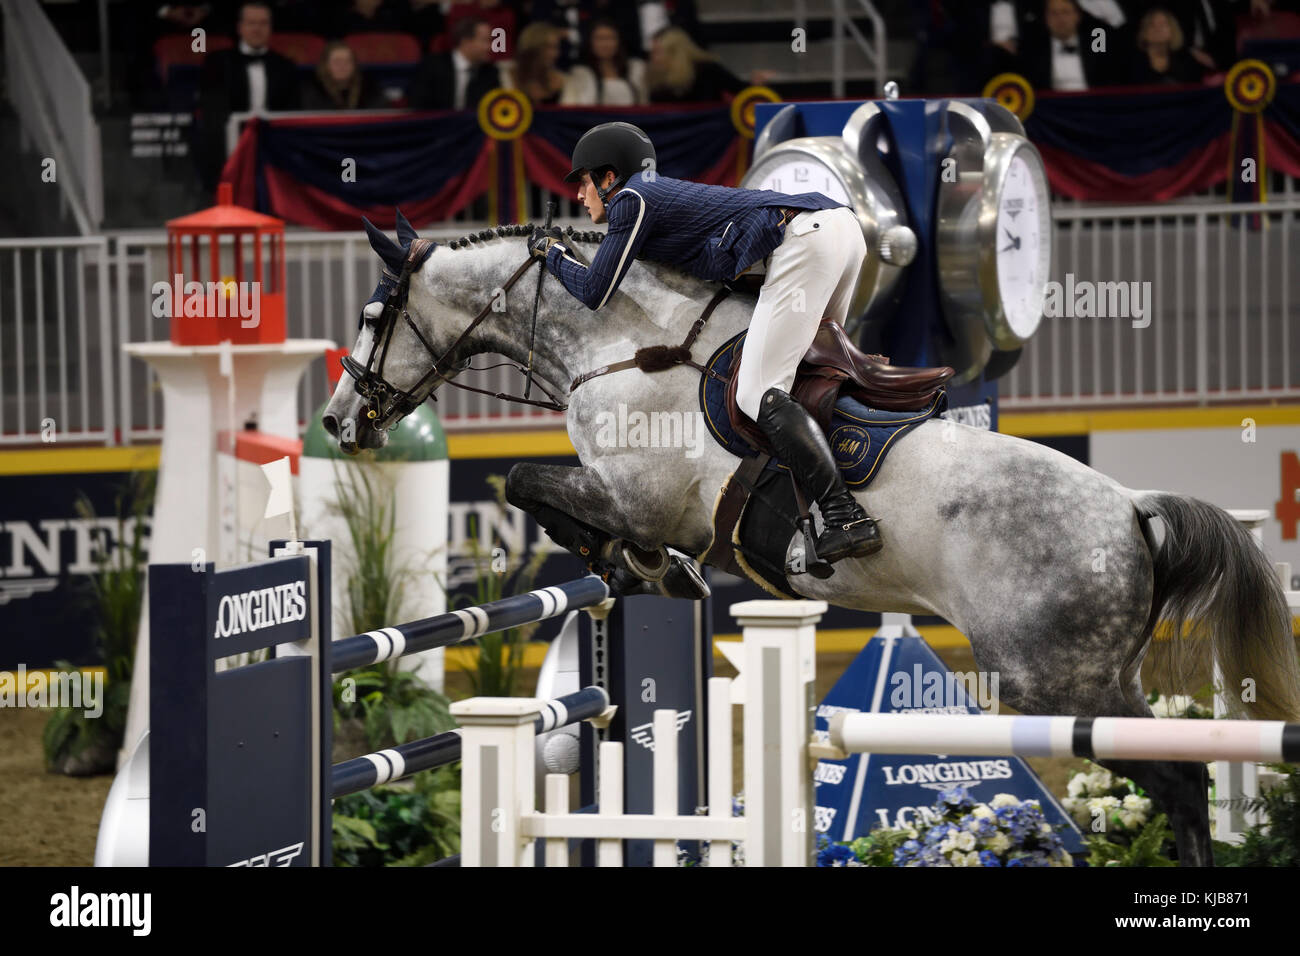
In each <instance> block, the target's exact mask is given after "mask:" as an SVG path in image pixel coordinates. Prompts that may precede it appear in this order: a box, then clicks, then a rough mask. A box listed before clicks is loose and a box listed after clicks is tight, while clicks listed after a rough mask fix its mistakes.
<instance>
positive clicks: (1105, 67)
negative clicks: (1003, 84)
mask: <svg viewBox="0 0 1300 956" xmlns="http://www.w3.org/2000/svg"><path fill="white" fill-rule="evenodd" d="M1097 29H1100V30H1102V31H1103V34H1102V35H1103V36H1104V37H1106V43H1105V49H1104V50H1101V49H1094V42H1093V36H1094V34H1093V31H1094V30H1097ZM1117 39H1118V38H1117V37H1115V36H1114V34H1113V32H1112V30H1111V28H1110V27H1108V26H1107V25H1106V24H1105V23H1103V22H1102V21H1101V20H1097V19H1095V18H1093V17H1090V16H1087V15H1086V14H1084V13H1083V11H1082V10H1080V9H1079V5H1078V3H1076V2H1075V0H1046V3H1045V4H1044V5H1043V23H1042V25H1041V26H1034V25H1030V26H1028V27H1026V28H1025V29H1024V31H1023V33H1022V35H1021V38H1020V44H1019V50H1020V66H1021V72H1022V73H1024V76H1025V79H1027V80H1028V81H1029V82H1030V83H1032V84H1033V85H1034V86H1035V87H1036V88H1038V89H1041V90H1087V89H1092V88H1094V87H1098V86H1107V85H1109V84H1111V83H1113V82H1115V81H1116V80H1117V79H1118V78H1120V77H1121V76H1122V73H1121V71H1122V69H1123V67H1125V66H1127V63H1125V62H1124V61H1125V60H1126V59H1127V56H1126V53H1125V48H1124V47H1122V46H1113V45H1112V44H1113V41H1115V40H1117Z"/></svg>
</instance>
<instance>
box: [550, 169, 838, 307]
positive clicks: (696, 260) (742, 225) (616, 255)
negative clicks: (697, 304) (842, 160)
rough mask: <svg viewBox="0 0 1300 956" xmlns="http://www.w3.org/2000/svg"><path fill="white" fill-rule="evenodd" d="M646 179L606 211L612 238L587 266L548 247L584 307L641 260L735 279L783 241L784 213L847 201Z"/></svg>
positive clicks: (597, 302) (554, 266)
mask: <svg viewBox="0 0 1300 956" xmlns="http://www.w3.org/2000/svg"><path fill="white" fill-rule="evenodd" d="M651 175H652V176H653V178H652V179H647V178H646V176H647V174H646V173H638V174H637V175H636V176H633V177H632V178H631V179H630V180H628V183H627V185H626V186H624V187H623V188H622V189H620V190H619V191H618V192H616V193H615V194H614V195H613V196H612V197H610V200H609V202H608V203H606V205H605V215H606V216H607V218H608V220H609V233H608V235H606V236H605V241H604V242H602V243H601V244H600V245H599V246H597V247H596V257H595V259H593V260H592V263H591V266H590V268H588V267H587V266H584V265H583V264H582V263H581V262H579V261H578V260H576V259H574V258H573V257H572V256H569V255H566V254H565V253H566V252H567V250H566V249H565V248H564V246H563V245H562V244H557V245H554V246H552V247H551V249H550V251H549V252H548V253H547V255H546V267H547V269H549V270H550V272H551V274H552V275H554V276H556V277H557V278H558V279H559V280H560V282H561V283H563V284H564V287H565V288H566V289H568V290H569V292H570V293H572V294H573V295H574V296H575V297H576V298H578V299H580V300H581V301H582V303H583V305H585V306H586V307H587V308H589V309H599V308H600V307H601V306H603V305H604V304H605V303H606V302H608V301H609V299H610V296H612V295H613V294H614V290H615V289H617V288H618V284H619V283H620V282H622V281H623V276H624V275H626V274H627V270H628V269H630V268H631V267H632V262H633V261H634V260H636V259H653V260H655V261H656V262H664V263H668V264H669V265H675V266H678V267H680V268H681V269H684V270H685V271H686V272H689V273H691V274H692V275H695V276H698V277H699V278H701V279H713V280H723V279H733V278H735V277H736V276H738V275H740V273H742V272H744V271H745V270H746V269H747V268H749V266H751V265H753V264H754V263H755V262H758V261H760V260H761V259H763V258H764V257H766V256H767V255H768V254H770V253H771V252H772V250H773V249H775V248H776V247H777V246H779V245H780V244H781V240H782V239H784V238H785V234H784V231H783V229H782V227H781V225H780V224H781V219H782V212H781V210H782V209H783V208H785V209H834V208H837V207H839V206H842V205H843V203H839V202H836V201H835V200H833V199H829V198H827V197H826V196H823V195H822V194H821V193H800V194H799V195H794V196H790V195H786V194H785V193H778V192H772V191H771V190H764V189H733V188H731V187H729V186H705V185H703V184H702V183H693V182H688V181H686V180H683V179H669V178H668V177H666V176H657V175H654V174H651Z"/></svg>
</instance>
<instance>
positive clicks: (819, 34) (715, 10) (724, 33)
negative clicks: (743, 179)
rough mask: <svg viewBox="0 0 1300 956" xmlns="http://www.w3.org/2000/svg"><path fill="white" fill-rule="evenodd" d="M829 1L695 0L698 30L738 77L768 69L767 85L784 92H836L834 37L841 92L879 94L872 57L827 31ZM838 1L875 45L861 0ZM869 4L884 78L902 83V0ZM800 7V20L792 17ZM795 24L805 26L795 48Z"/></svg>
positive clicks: (905, 59)
mask: <svg viewBox="0 0 1300 956" xmlns="http://www.w3.org/2000/svg"><path fill="white" fill-rule="evenodd" d="M835 6H836V4H835V3H834V2H833V0H803V2H802V3H796V2H791V0H699V3H698V17H699V34H700V36H699V38H700V40H701V41H702V42H703V43H704V44H705V45H706V46H707V47H708V48H709V50H710V51H711V52H713V53H716V54H717V55H718V56H719V57H721V58H722V62H723V63H724V64H725V65H726V67H727V68H728V69H729V70H731V71H732V72H733V73H735V74H736V75H737V76H739V77H741V78H742V79H748V78H749V76H750V74H751V73H752V72H753V71H754V70H756V69H757V70H770V71H773V72H774V73H775V76H773V78H772V79H771V80H769V81H768V83H767V84H766V85H768V86H771V87H773V88H774V89H775V90H776V91H777V92H778V93H780V94H781V95H782V96H783V97H786V98H789V99H817V98H829V97H832V96H834V95H835V89H836V83H835V81H836V76H835V63H836V57H835V45H836V43H837V42H838V43H839V44H840V47H841V53H842V55H843V64H842V71H841V75H842V84H843V95H844V96H845V97H848V98H863V99H865V98H873V97H878V96H880V95H881V91H880V89H879V82H878V70H877V63H876V62H874V61H873V60H872V59H870V58H869V57H868V56H867V54H866V52H865V51H864V50H863V49H862V47H861V46H860V45H859V44H858V43H857V42H856V41H855V40H854V39H853V38H852V37H851V36H848V35H844V36H842V37H841V39H840V40H838V41H836V40H835V39H834V38H833V36H834V30H833V26H834V16H833V14H834V9H835ZM840 6H841V7H842V8H843V9H844V10H845V11H846V13H848V14H849V16H850V19H851V20H852V22H853V25H854V26H856V28H857V29H858V31H859V32H860V33H861V34H862V35H863V37H864V38H865V39H866V40H867V41H868V42H869V43H871V44H873V45H876V46H877V47H880V46H881V45H882V44H881V43H880V40H881V38H879V37H876V36H875V35H874V34H875V30H874V28H873V26H872V22H871V20H870V19H869V18H867V17H866V16H865V11H864V8H863V6H862V5H861V2H860V0H842V3H841V4H840ZM875 6H876V9H877V10H879V11H880V13H881V16H882V17H883V18H884V20H885V30H884V42H883V49H884V53H885V57H884V59H885V66H886V68H885V70H884V78H885V80H897V81H900V83H901V81H902V80H903V79H904V78H905V76H906V74H907V70H908V67H909V65H910V63H911V60H912V55H913V51H914V49H915V46H916V44H915V41H914V40H913V38H912V36H911V33H910V31H911V26H910V23H909V17H908V6H907V2H906V0H901V2H900V0H892V2H882V0H876V4H875ZM800 8H802V14H803V23H802V24H799V23H798V22H797V19H796V18H797V17H798V16H799V14H800ZM859 14H863V15H861V16H859ZM799 25H802V26H803V28H804V29H805V31H806V35H805V38H804V39H805V47H804V49H802V50H800V51H798V52H796V51H795V50H794V49H792V45H793V39H794V35H793V30H794V29H795V27H796V26H799ZM904 92H906V91H904Z"/></svg>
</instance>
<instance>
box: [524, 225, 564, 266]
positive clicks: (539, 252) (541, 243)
mask: <svg viewBox="0 0 1300 956" xmlns="http://www.w3.org/2000/svg"><path fill="white" fill-rule="evenodd" d="M563 237H564V233H563V232H561V231H560V227H559V226H551V228H550V229H543V228H542V227H541V226H534V227H533V234H532V236H531V237H529V239H528V252H529V253H530V254H531V255H533V256H535V257H536V258H538V259H545V258H546V254H547V253H548V252H550V251H551V246H553V245H556V244H559V243H560V240H561V239H562V238H563Z"/></svg>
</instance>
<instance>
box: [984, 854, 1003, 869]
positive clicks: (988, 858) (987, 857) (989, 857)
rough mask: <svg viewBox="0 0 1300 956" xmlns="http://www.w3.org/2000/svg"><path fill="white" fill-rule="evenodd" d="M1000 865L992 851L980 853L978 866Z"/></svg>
mask: <svg viewBox="0 0 1300 956" xmlns="http://www.w3.org/2000/svg"><path fill="white" fill-rule="evenodd" d="M1001 865H1002V861H1001V860H999V859H998V855H997V854H996V853H994V852H993V851H992V850H981V851H980V866H1001Z"/></svg>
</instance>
